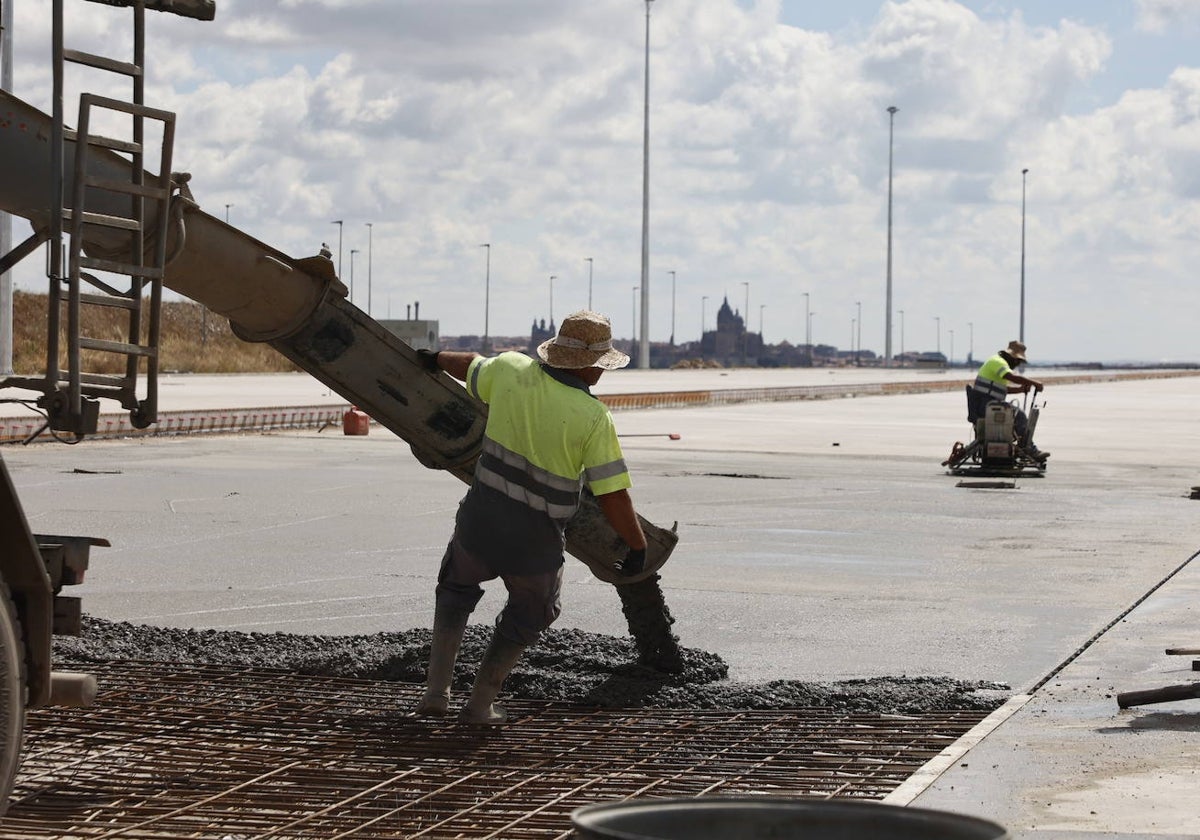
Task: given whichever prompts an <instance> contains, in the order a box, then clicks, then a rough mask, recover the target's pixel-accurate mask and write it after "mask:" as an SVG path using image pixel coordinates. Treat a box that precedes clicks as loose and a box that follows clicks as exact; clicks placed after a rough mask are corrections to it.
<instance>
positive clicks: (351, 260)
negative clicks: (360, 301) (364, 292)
mask: <svg viewBox="0 0 1200 840" xmlns="http://www.w3.org/2000/svg"><path fill="white" fill-rule="evenodd" d="M357 253H358V249H357V248H351V249H350V302H351V303H354V255H355V254H357Z"/></svg>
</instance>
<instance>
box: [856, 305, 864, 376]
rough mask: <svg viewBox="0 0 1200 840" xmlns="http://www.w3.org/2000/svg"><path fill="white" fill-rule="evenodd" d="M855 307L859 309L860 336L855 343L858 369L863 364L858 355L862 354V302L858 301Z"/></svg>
mask: <svg viewBox="0 0 1200 840" xmlns="http://www.w3.org/2000/svg"><path fill="white" fill-rule="evenodd" d="M854 305H855V306H856V307H857V308H858V335H857V336H856V340H855V342H854V365H855V366H856V367H857V366H858V365H859V364H861V363H860V362H859V359H858V355H859V353H861V352H862V301H861V300H856V301H854Z"/></svg>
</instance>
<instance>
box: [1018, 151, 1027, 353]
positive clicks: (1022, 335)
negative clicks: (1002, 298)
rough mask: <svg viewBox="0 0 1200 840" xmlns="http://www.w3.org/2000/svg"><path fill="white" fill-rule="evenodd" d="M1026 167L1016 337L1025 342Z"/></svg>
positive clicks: (1023, 180)
mask: <svg viewBox="0 0 1200 840" xmlns="http://www.w3.org/2000/svg"><path fill="white" fill-rule="evenodd" d="M1028 174H1029V170H1028V169H1022V170H1021V324H1020V329H1019V330H1018V332H1017V338H1019V339H1021V343H1024V342H1025V176H1026V175H1028Z"/></svg>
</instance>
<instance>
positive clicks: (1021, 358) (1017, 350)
mask: <svg viewBox="0 0 1200 840" xmlns="http://www.w3.org/2000/svg"><path fill="white" fill-rule="evenodd" d="M1004 352H1005V353H1007V354H1008V355H1010V356H1012V357H1013V358H1014V359H1016V360H1017V361H1018V362H1025V361H1028V360H1027V359H1026V358H1025V345H1024V344H1022V343H1021V342H1019V341H1010V342H1008V347H1006V348H1004Z"/></svg>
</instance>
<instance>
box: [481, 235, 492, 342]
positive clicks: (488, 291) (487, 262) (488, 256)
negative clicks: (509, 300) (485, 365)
mask: <svg viewBox="0 0 1200 840" xmlns="http://www.w3.org/2000/svg"><path fill="white" fill-rule="evenodd" d="M479 247H480V248H486V249H487V250H486V252H485V255H484V263H483V345H482V351H481V352H482V353H483V355H485V356H486V355H488V354H489V353H491V352H492V343H491V339H490V338H489V337H488V335H489V333H488V327H489V324H488V319H489V316H490V314H491V308H492V243H490V242H484V243H483V244H482V245H480V246H479Z"/></svg>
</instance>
